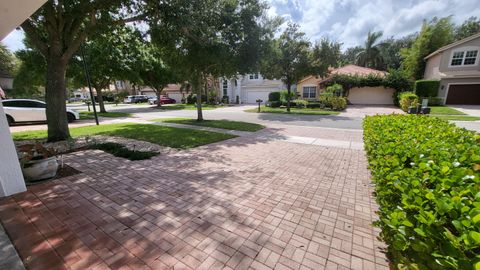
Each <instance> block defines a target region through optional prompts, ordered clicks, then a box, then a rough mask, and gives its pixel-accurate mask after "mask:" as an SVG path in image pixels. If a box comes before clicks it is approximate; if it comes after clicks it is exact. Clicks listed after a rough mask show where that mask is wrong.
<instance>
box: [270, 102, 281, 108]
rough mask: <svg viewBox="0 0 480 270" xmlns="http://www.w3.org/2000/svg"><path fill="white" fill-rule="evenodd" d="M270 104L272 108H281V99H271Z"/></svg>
mask: <svg viewBox="0 0 480 270" xmlns="http://www.w3.org/2000/svg"><path fill="white" fill-rule="evenodd" d="M269 104H270V107H272V108H279V107H280V106H282V102H281V101H270V102H269Z"/></svg>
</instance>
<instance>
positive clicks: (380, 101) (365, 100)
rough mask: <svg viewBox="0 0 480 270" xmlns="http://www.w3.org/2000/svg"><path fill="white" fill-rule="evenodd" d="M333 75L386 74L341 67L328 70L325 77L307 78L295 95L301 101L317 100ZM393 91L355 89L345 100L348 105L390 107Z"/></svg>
mask: <svg viewBox="0 0 480 270" xmlns="http://www.w3.org/2000/svg"><path fill="white" fill-rule="evenodd" d="M335 74H343V75H357V76H368V75H372V74H373V75H376V76H381V77H383V76H385V75H386V74H387V72H385V71H380V70H376V69H371V68H366V67H361V66H356V65H345V66H343V67H339V68H335V69H330V70H329V72H328V75H327V76H325V77H319V76H313V75H312V76H308V77H305V78H304V79H303V80H301V81H300V82H298V84H297V95H298V96H299V97H300V98H301V99H306V100H317V99H318V97H319V95H320V93H322V92H323V91H324V89H325V85H326V83H327V82H328V81H329V80H330V79H331V78H332V76H333V75H335ZM394 93H395V90H394V89H391V88H385V87H382V86H378V87H361V88H358V87H355V88H352V89H350V90H349V91H348V95H347V100H348V102H349V103H350V104H358V105H360V104H371V105H392V104H393V95H394Z"/></svg>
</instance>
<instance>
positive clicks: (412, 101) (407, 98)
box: [398, 92, 419, 112]
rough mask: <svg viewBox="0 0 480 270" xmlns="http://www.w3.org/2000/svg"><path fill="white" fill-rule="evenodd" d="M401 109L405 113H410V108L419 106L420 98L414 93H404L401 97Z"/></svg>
mask: <svg viewBox="0 0 480 270" xmlns="http://www.w3.org/2000/svg"><path fill="white" fill-rule="evenodd" d="M398 98H399V101H400V108H401V109H402V110H403V111H405V112H406V111H408V108H409V107H411V106H417V104H418V102H419V99H418V96H417V95H415V93H413V92H402V93H400V95H399V97H398Z"/></svg>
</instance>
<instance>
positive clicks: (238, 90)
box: [237, 78, 243, 104]
mask: <svg viewBox="0 0 480 270" xmlns="http://www.w3.org/2000/svg"><path fill="white" fill-rule="evenodd" d="M237 92H238V98H239V99H240V104H242V103H243V96H242V80H241V79H240V78H238V79H237Z"/></svg>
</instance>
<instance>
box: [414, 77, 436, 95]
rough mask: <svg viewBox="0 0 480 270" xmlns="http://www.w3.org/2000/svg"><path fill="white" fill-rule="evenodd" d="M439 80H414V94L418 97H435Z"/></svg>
mask: <svg viewBox="0 0 480 270" xmlns="http://www.w3.org/2000/svg"><path fill="white" fill-rule="evenodd" d="M439 87H440V81H438V80H418V81H416V82H415V87H414V89H415V94H417V95H418V96H419V97H436V96H437V95H438V88H439Z"/></svg>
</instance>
